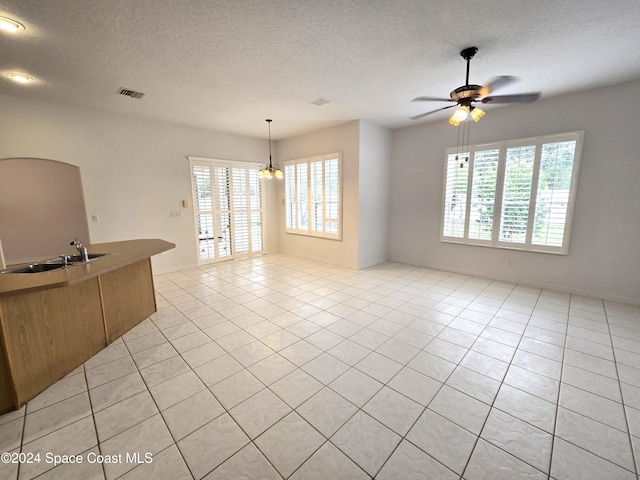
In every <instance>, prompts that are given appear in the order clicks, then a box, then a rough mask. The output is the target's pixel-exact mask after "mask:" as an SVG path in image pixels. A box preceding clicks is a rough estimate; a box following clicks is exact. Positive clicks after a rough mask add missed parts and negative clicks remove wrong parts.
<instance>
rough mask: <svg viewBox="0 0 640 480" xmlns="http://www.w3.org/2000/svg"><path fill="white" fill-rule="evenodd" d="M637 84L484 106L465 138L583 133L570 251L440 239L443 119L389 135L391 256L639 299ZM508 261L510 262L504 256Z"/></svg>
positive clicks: (453, 133) (447, 137) (446, 143)
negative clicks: (533, 250)
mask: <svg viewBox="0 0 640 480" xmlns="http://www.w3.org/2000/svg"><path fill="white" fill-rule="evenodd" d="M639 90H640V81H636V82H631V83H626V84H622V85H618V86H611V87H606V88H602V89H596V90H592V91H587V92H581V93H575V94H571V95H564V96H559V97H554V98H549V99H544V100H539V101H538V102H536V103H533V104H530V105H523V106H512V107H507V108H494V109H489V108H487V109H486V110H487V115H486V116H485V117H484V118H483V119H482V120H481V121H480V122H479V123H477V124H473V125H472V126H471V140H470V143H472V144H474V143H483V142H490V141H494V140H507V139H515V138H525V137H532V136H536V135H545V134H552V133H561V132H568V131H574V130H585V138H584V144H583V154H582V162H581V169H580V177H579V179H578V191H577V198H576V206H575V213H574V219H573V229H572V233H571V244H570V249H569V255H568V256H558V255H551V254H542V253H531V252H518V251H513V250H503V249H491V248H486V247H474V246H465V245H454V244H447V243H441V242H440V241H439V232H440V208H441V203H442V176H443V166H444V149H445V147H450V146H455V145H456V141H457V130H456V129H455V128H454V127H451V126H450V125H449V124H448V123H447V121H446V120H440V121H436V122H429V123H426V124H422V125H417V126H413V127H409V128H403V129H398V130H395V131H393V137H392V152H393V153H392V165H393V170H392V175H391V180H392V181H391V212H390V217H391V222H390V224H391V240H390V257H391V259H393V260H397V261H401V262H406V263H413V264H419V265H426V266H431V267H435V268H442V269H447V270H452V271H458V272H466V273H471V274H476V275H485V276H489V277H493V278H499V279H504V280H508V281H514V282H521V283H524V284H529V285H538V286H548V287H553V288H560V289H563V290H567V291H572V292H575V293H579V294H585V295H596V296H600V297H604V298H610V299H616V300H621V301H628V302H633V303H640V193H639V192H640V158H639V157H640V153H639V152H640V135H638V112H639V111H640V95H638V91H639ZM509 260H511V261H512V266H508V261H509Z"/></svg>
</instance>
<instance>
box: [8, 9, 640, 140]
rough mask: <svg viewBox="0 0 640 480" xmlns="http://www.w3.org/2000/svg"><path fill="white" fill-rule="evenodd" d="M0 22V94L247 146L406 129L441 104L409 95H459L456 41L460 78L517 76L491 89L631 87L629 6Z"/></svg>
mask: <svg viewBox="0 0 640 480" xmlns="http://www.w3.org/2000/svg"><path fill="white" fill-rule="evenodd" d="M0 16H7V17H10V18H13V19H15V20H17V21H19V22H21V23H22V24H24V25H25V27H26V29H25V31H23V32H21V33H19V34H8V33H5V32H0V74H2V75H1V77H2V78H0V94H7V95H15V96H20V97H29V98H33V99H39V100H45V101H51V102H56V103H62V104H69V105H79V106H85V107H92V108H98V109H105V110H110V111H114V112H120V113H124V114H128V115H136V116H141V117H145V118H152V119H157V120H162V121H168V122H173V123H177V124H184V125H190V126H195V127H200V128H204V129H211V130H218V131H223V132H231V133H237V134H242V135H249V136H254V137H262V138H264V137H266V130H267V129H266V125H265V121H264V120H265V119H266V118H273V120H274V121H273V125H272V133H273V138H274V139H279V138H285V137H289V136H293V135H297V134H300V133H304V132H308V131H313V130H316V129H319V128H323V127H327V126H330V125H334V124H338V123H343V122H345V121H349V120H353V119H358V118H362V119H369V120H371V121H373V122H376V123H378V124H380V125H383V126H386V127H390V128H397V127H402V126H406V125H412V124H415V123H416V122H414V121H411V120H408V118H409V117H411V116H413V115H417V114H420V113H423V112H426V111H428V110H433V109H436V108H439V107H442V106H444V105H446V104H443V103H437V102H433V103H432V102H429V103H411V102H410V100H411V99H412V98H414V97H416V96H419V95H429V96H438V97H440V96H443V97H447V96H448V94H449V92H450V91H451V90H453V89H454V88H456V87H458V86H460V85H463V84H464V80H465V62H464V60H463V59H462V58H461V57H460V55H459V52H460V50H461V49H462V48H464V47H468V46H472V45H474V46H477V47H478V48H479V52H478V54H477V55H476V57H475V58H474V59H473V60H472V61H471V78H470V81H471V83H479V84H483V83H485V82H486V81H487V80H489V79H490V78H491V77H493V76H496V75H515V76H517V77H519V78H520V81H519V82H517V83H515V84H514V85H510V86H509V87H508V88H505V89H503V90H501V91H500V92H498V93H500V94H508V93H517V92H529V91H541V92H542V96H543V98H544V97H551V96H555V95H559V94H563V93H567V92H571V91H578V90H585V89H589V88H593V87H598V86H603V85H607V84H614V83H621V82H624V81H628V80H632V79H636V78H640V49H639V48H638V47H639V45H640V34H639V33H638V31H639V28H638V27H639V26H640V1H638V0H609V1H606V2H605V1H600V2H590V1H587V2H585V1H584V0H535V1H532V0H502V1H499V0H473V1H471V0H449V1H446V2H444V1H436V0H230V1H223V0H49V1H44V0H0ZM9 71H18V72H24V73H26V74H28V75H30V76H32V77H33V78H34V79H35V81H34V82H32V83H31V84H28V85H18V84H15V83H13V82H11V81H9V80H8V78H7V77H6V75H4V74H5V73H6V72H9ZM120 87H126V88H129V89H133V90H137V91H140V92H144V93H145V97H144V98H143V99H141V100H133V99H131V98H127V97H124V96H121V95H118V94H117V92H118V90H119V88H120ZM319 98H324V99H327V100H330V102H329V103H327V104H325V105H323V106H316V105H312V104H311V102H313V101H315V100H317V99H319ZM491 108H499V107H497V106H493V107H487V109H486V110H490V109H491ZM439 118H442V117H441V116H435V117H432V116H430V117H428V118H425V119H423V120H422V121H430V120H434V119H439Z"/></svg>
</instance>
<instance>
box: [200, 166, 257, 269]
mask: <svg viewBox="0 0 640 480" xmlns="http://www.w3.org/2000/svg"><path fill="white" fill-rule="evenodd" d="M189 159H190V160H191V173H192V179H193V208H194V210H195V216H196V235H197V237H196V241H197V245H198V255H199V261H200V264H202V263H210V262H214V261H218V260H229V259H231V258H237V257H241V256H248V255H251V254H256V253H263V250H264V242H263V238H264V236H263V225H262V224H263V215H264V212H263V210H262V183H261V181H260V179H259V177H258V170H259V168H260V165H258V164H255V165H254V164H245V163H240V162H222V161H215V160H208V159H203V158H194V157H189Z"/></svg>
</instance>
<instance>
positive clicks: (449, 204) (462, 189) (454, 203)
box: [442, 152, 469, 238]
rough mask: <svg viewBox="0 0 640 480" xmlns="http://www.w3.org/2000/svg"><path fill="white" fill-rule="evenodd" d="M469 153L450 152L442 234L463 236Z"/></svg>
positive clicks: (456, 236)
mask: <svg viewBox="0 0 640 480" xmlns="http://www.w3.org/2000/svg"><path fill="white" fill-rule="evenodd" d="M468 157H469V153H468V152H466V153H461V154H457V153H450V154H449V155H448V156H447V164H446V167H447V170H446V176H445V185H444V211H443V220H442V235H443V236H444V237H455V238H463V237H464V236H465V234H464V230H465V222H466V218H467V207H466V204H467V189H468V183H469V162H468V161H466V159H467V158H468Z"/></svg>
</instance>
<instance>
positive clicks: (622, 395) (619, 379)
mask: <svg viewBox="0 0 640 480" xmlns="http://www.w3.org/2000/svg"><path fill="white" fill-rule="evenodd" d="M602 308H603V310H604V315H605V320H606V322H607V330H608V332H609V340H610V342H611V353H612V355H613V365H614V366H615V369H616V376H617V380H618V388H619V389H620V400H621V402H622V408H623V410H624V421H625V425H626V426H627V434H628V436H629V447H630V449H631V460H632V461H633V469H634V473H635V475H636V478H638V464H637V460H636V454H635V451H634V448H633V438H632V436H631V426H630V425H629V413H628V409H627V404H626V403H625V401H624V392H623V391H622V379H621V378H620V371H619V370H618V361H617V359H616V349H615V346H614V344H613V335H612V333H611V325H610V323H609V315H608V314H607V304H606V302H605V301H604V300H603V301H602Z"/></svg>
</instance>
